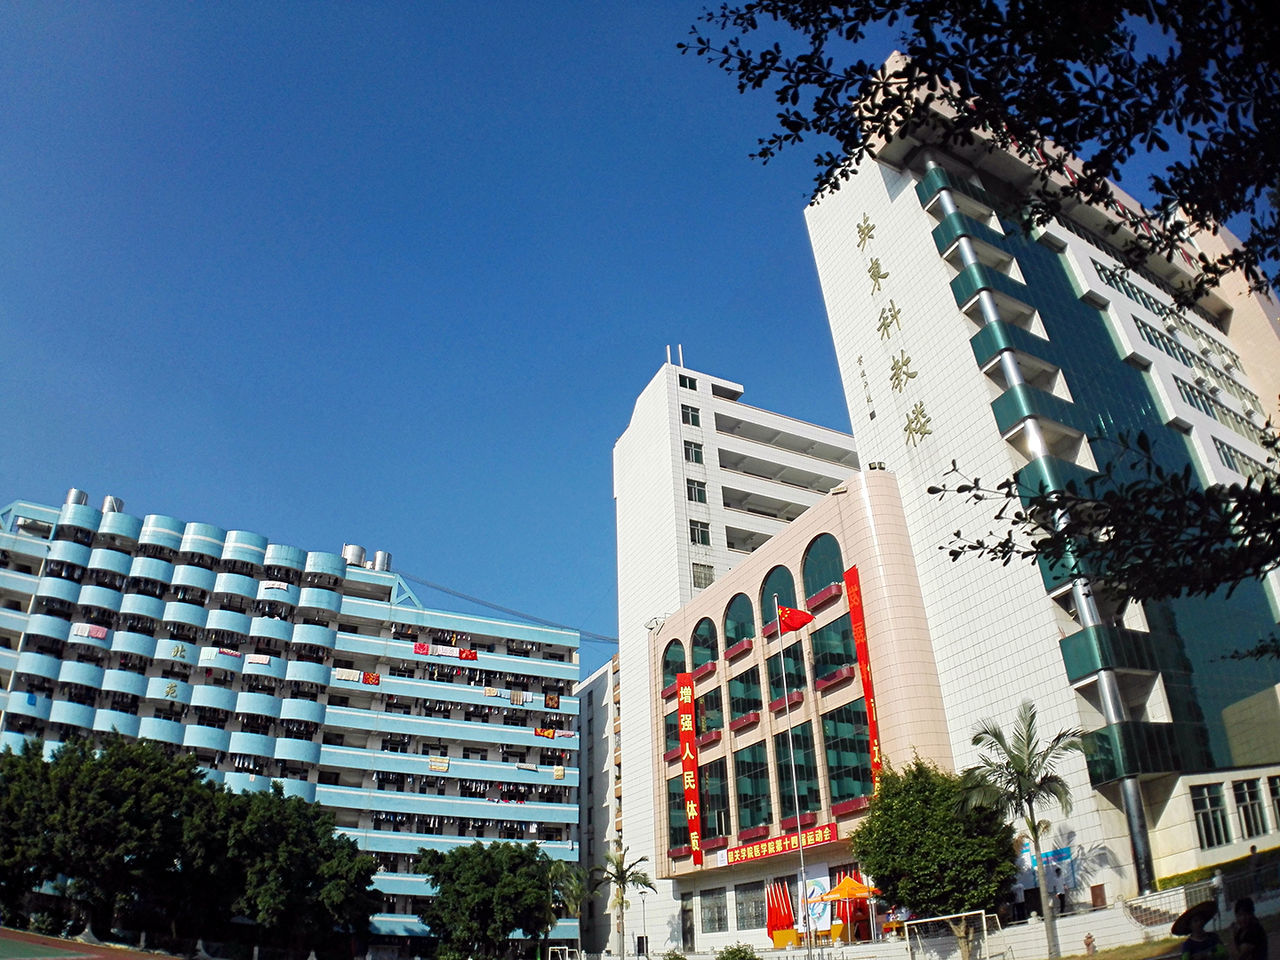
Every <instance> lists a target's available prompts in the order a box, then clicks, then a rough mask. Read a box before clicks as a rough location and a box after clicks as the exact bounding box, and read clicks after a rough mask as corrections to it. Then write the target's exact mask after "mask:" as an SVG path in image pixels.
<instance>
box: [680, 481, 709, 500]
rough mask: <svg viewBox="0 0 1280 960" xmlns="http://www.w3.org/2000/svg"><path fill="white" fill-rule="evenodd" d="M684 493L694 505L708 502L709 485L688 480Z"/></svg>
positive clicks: (685, 483)
mask: <svg viewBox="0 0 1280 960" xmlns="http://www.w3.org/2000/svg"><path fill="white" fill-rule="evenodd" d="M684 493H685V496H687V497H688V498H689V499H690V500H691V501H692V502H694V503H706V502H707V485H706V484H705V483H704V482H703V481H701V480H686V481H685V482H684Z"/></svg>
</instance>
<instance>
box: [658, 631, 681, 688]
mask: <svg viewBox="0 0 1280 960" xmlns="http://www.w3.org/2000/svg"><path fill="white" fill-rule="evenodd" d="M684 671H685V662H684V644H682V643H681V642H680V641H679V640H672V641H671V642H670V643H669V644H667V649H666V651H665V652H664V653H663V654H662V686H663V689H665V688H667V687H669V686H671V685H672V684H673V683H675V682H676V674H678V673H684Z"/></svg>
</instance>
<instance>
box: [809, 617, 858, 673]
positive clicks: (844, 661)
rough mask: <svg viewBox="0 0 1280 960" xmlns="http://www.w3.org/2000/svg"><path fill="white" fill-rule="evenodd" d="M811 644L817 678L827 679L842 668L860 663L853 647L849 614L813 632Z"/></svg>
mask: <svg viewBox="0 0 1280 960" xmlns="http://www.w3.org/2000/svg"><path fill="white" fill-rule="evenodd" d="M809 643H810V644H812V646H813V675H814V676H815V677H818V678H821V677H825V676H826V675H827V674H829V673H833V672H835V671H836V670H839V669H840V668H841V667H848V666H852V665H853V664H855V663H857V662H858V656H857V651H856V649H855V647H854V645H853V625H852V624H851V623H850V622H849V615H848V614H847V613H846V614H842V615H841V616H840V617H837V618H836V619H835V620H832V621H831V622H830V623H827V624H824V625H823V626H821V627H819V628H818V629H817V630H815V631H813V633H812V634H810V636H809Z"/></svg>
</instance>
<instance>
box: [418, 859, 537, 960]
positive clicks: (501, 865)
mask: <svg viewBox="0 0 1280 960" xmlns="http://www.w3.org/2000/svg"><path fill="white" fill-rule="evenodd" d="M419 853H420V858H419V860H418V865H417V867H416V871H417V872H418V873H423V874H426V875H427V876H428V877H430V878H431V882H432V884H433V886H434V887H435V893H434V895H433V896H431V897H430V898H429V899H428V901H427V903H426V905H425V906H424V907H423V909H422V911H421V912H420V913H419V919H421V920H422V922H423V923H425V924H426V925H427V926H429V927H430V928H431V935H432V936H433V937H436V938H438V939H439V941H440V943H441V945H442V948H443V950H445V951H447V952H448V953H449V954H450V955H452V956H458V957H473V958H475V960H488V958H493V957H498V956H500V955H502V954H503V953H504V952H505V950H506V947H507V941H508V940H509V938H510V937H511V935H512V934H513V933H515V932H516V931H517V930H518V931H520V932H522V933H523V934H524V935H525V936H527V937H529V938H530V939H540V938H542V937H544V936H545V935H546V933H547V931H548V930H550V929H551V926H552V924H553V923H555V914H554V912H553V910H552V892H551V860H550V859H549V858H548V857H547V855H546V854H545V853H543V852H542V851H541V850H539V849H538V845H537V844H536V843H530V844H519V843H509V842H498V843H490V844H482V843H480V842H478V841H477V842H476V843H472V844H470V845H468V846H462V847H454V848H453V849H452V850H449V851H448V852H447V853H441V852H440V851H438V850H427V849H425V848H423V849H421V850H420V851H419Z"/></svg>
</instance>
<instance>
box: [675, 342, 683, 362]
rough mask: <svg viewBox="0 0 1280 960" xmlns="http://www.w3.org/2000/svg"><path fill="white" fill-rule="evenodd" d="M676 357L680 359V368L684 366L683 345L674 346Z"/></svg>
mask: <svg viewBox="0 0 1280 960" xmlns="http://www.w3.org/2000/svg"><path fill="white" fill-rule="evenodd" d="M676 356H677V357H679V358H680V366H682V367H683V366H684V344H683V343H677V344H676Z"/></svg>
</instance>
